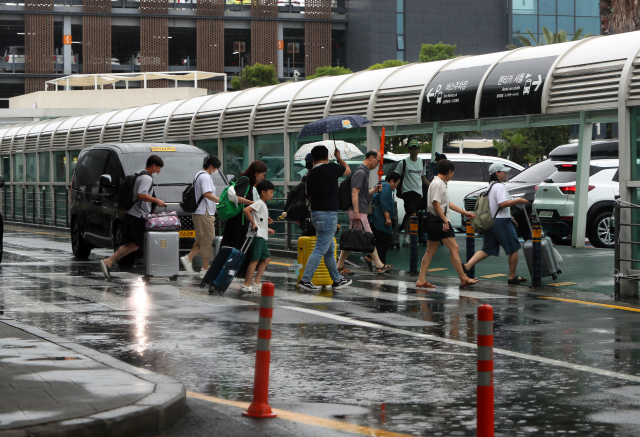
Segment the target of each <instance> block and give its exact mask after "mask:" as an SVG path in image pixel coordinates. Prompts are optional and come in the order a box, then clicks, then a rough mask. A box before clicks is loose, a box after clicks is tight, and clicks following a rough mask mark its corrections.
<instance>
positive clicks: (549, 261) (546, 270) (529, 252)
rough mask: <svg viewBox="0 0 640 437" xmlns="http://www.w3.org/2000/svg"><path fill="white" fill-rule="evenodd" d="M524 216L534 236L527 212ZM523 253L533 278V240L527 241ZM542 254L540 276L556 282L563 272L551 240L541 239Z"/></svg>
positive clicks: (547, 238)
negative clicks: (548, 277)
mask: <svg viewBox="0 0 640 437" xmlns="http://www.w3.org/2000/svg"><path fill="white" fill-rule="evenodd" d="M524 216H525V218H526V219H527V224H528V225H529V229H530V230H531V234H532V235H533V228H532V227H531V222H530V221H529V217H528V216H527V212H526V210H525V211H524ZM522 251H523V252H524V257H525V259H526V260H527V267H529V273H530V274H531V277H533V240H527V241H525V243H524V245H523V247H522ZM540 252H541V258H542V259H541V263H540V276H541V277H543V278H544V277H545V276H551V278H552V279H553V280H554V281H555V280H556V279H558V275H559V274H560V273H562V270H560V265H559V264H558V259H557V258H556V254H555V251H554V249H553V243H552V242H551V238H549V237H542V238H541V239H540Z"/></svg>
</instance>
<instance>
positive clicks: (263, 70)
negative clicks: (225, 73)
mask: <svg viewBox="0 0 640 437" xmlns="http://www.w3.org/2000/svg"><path fill="white" fill-rule="evenodd" d="M278 83H280V82H278V76H277V74H276V68H275V67H274V66H273V65H262V64H255V65H248V66H246V67H245V68H244V70H242V75H240V76H235V77H234V78H233V79H231V86H232V87H233V89H234V90H236V91H238V90H244V89H247V88H253V87H257V86H269V85H277V84H278Z"/></svg>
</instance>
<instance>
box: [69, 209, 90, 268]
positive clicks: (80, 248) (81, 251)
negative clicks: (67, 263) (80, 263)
mask: <svg viewBox="0 0 640 437" xmlns="http://www.w3.org/2000/svg"><path fill="white" fill-rule="evenodd" d="M71 250H72V251H73V255H74V256H75V257H76V258H80V259H87V258H88V257H89V255H91V246H90V245H89V244H87V242H86V241H84V238H82V235H81V234H80V224H79V223H78V220H77V219H74V220H73V221H72V222H71Z"/></svg>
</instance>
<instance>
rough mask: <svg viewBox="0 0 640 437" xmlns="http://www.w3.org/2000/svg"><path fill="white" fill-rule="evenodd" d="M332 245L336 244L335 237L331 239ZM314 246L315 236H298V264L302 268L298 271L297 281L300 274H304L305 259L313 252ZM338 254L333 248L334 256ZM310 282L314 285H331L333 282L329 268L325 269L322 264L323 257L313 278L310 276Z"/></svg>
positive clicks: (300, 277)
mask: <svg viewBox="0 0 640 437" xmlns="http://www.w3.org/2000/svg"><path fill="white" fill-rule="evenodd" d="M333 244H334V246H335V245H336V239H335V238H334V239H333ZM314 247H316V237H300V238H298V264H302V266H303V267H302V268H301V269H300V270H299V271H298V282H300V280H301V279H302V275H303V274H304V268H305V267H306V266H307V261H308V260H309V255H311V252H313V248H314ZM337 254H338V251H337V249H336V250H334V256H336V255H337ZM311 282H312V283H313V285H315V286H321V285H331V284H333V279H331V275H329V270H327V266H326V265H325V264H324V258H323V259H322V260H320V264H319V265H318V268H317V269H316V272H315V273H314V274H313V278H311Z"/></svg>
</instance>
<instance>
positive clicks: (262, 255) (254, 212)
mask: <svg viewBox="0 0 640 437" xmlns="http://www.w3.org/2000/svg"><path fill="white" fill-rule="evenodd" d="M273 189H274V186H273V183H271V181H268V180H266V179H265V180H263V181H260V182H259V183H258V185H256V191H257V192H258V193H259V194H260V199H258V200H256V201H255V202H253V204H252V205H251V206H247V207H246V208H245V209H244V215H245V217H246V218H247V220H248V221H249V222H250V223H251V225H250V229H249V232H248V233H247V238H248V237H250V236H251V233H252V232H254V231H255V233H256V235H255V236H254V238H253V241H252V242H251V247H250V248H249V252H250V254H251V261H250V262H249V267H247V274H246V275H245V277H244V283H243V284H242V286H241V287H240V289H241V290H242V291H244V292H246V293H255V292H258V291H260V287H261V284H260V280H261V279H262V274H263V273H264V271H265V270H266V269H267V266H268V265H269V262H270V261H271V253H270V252H269V247H268V246H267V240H268V239H269V235H275V231H274V230H273V229H269V227H268V226H267V223H268V222H269V208H267V203H266V202H268V201H270V200H271V199H273ZM256 268H257V273H256V279H255V281H252V279H253V274H254V273H255V272H256Z"/></svg>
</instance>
